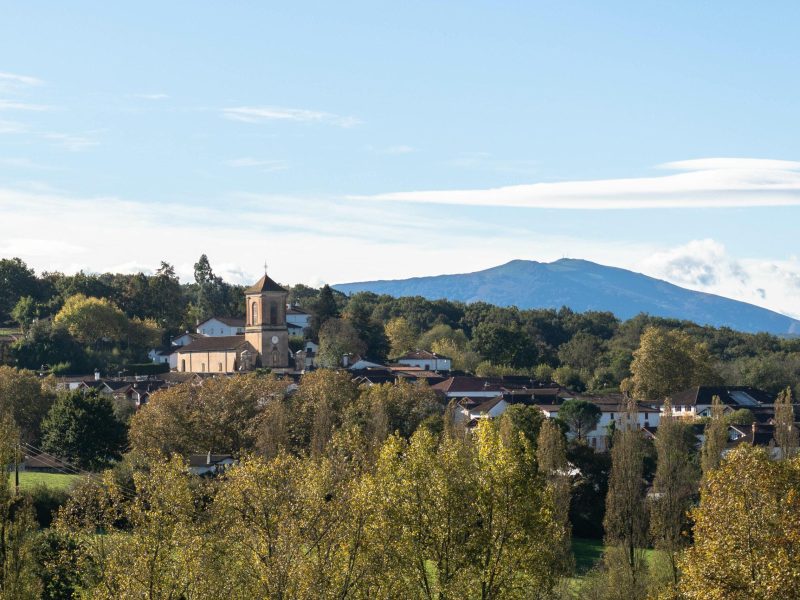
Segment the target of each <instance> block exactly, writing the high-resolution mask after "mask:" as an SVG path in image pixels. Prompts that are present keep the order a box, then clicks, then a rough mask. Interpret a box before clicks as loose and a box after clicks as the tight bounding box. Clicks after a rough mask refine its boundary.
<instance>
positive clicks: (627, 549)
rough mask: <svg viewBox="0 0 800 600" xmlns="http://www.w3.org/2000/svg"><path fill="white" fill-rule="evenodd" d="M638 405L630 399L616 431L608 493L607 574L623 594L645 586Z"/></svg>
mask: <svg viewBox="0 0 800 600" xmlns="http://www.w3.org/2000/svg"><path fill="white" fill-rule="evenodd" d="M637 412H638V411H637V407H636V402H635V401H634V400H629V402H628V407H627V411H626V412H625V414H624V416H623V418H622V419H620V421H619V425H618V426H617V428H616V430H615V432H614V443H613V446H612V448H611V475H610V477H609V482H608V494H607V496H606V514H605V518H604V520H603V526H604V527H605V531H606V537H605V541H606V545H607V547H608V548H607V549H606V553H613V554H612V555H611V556H609V557H608V558H607V563H608V569H607V576H608V578H609V579H610V580H611V581H612V582H614V583H613V585H614V586H616V587H617V588H619V589H620V592H621V593H620V597H625V596H627V597H630V598H640V597H643V596H644V593H645V590H646V587H645V585H646V583H645V571H646V564H645V561H644V548H645V547H646V545H647V510H646V506H645V481H644V456H645V452H644V439H643V438H642V433H641V431H640V430H639V426H638V424H637V417H636V415H637Z"/></svg>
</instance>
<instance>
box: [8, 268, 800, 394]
mask: <svg viewBox="0 0 800 600" xmlns="http://www.w3.org/2000/svg"><path fill="white" fill-rule="evenodd" d="M0 281H2V282H3V285H2V286H0V290H2V293H1V294H0V321H2V322H5V323H6V325H7V326H9V327H14V326H15V325H16V326H18V327H19V328H20V329H21V331H22V332H23V334H22V335H21V336H19V339H18V340H16V341H14V342H13V343H11V344H10V348H9V352H8V358H7V361H8V362H10V363H12V364H15V365H16V366H19V367H24V368H29V369H40V368H41V366H42V365H45V366H47V367H48V371H50V372H54V373H61V374H66V373H87V372H89V371H91V370H93V369H94V368H96V367H97V368H100V369H101V370H106V371H109V372H116V370H117V369H119V368H123V367H124V366H126V365H128V364H130V363H139V362H142V361H146V351H147V349H148V348H151V347H156V346H159V345H164V344H167V343H168V340H169V339H170V337H171V336H173V335H176V334H179V333H182V332H183V331H187V330H193V328H194V327H195V326H196V323H198V322H199V321H202V320H203V319H205V318H207V317H210V316H243V314H244V307H243V293H242V290H243V288H242V286H236V285H231V284H228V283H226V282H225V281H223V280H222V279H221V278H220V277H219V276H217V275H215V274H214V272H213V269H212V267H211V265H210V264H209V262H208V259H207V258H206V257H205V256H203V257H201V258H200V260H199V261H198V263H197V264H196V265H195V281H194V282H193V283H190V284H181V283H180V282H179V281H178V278H177V277H176V275H175V272H174V269H173V268H172V267H171V266H170V265H168V264H166V263H162V265H161V267H160V268H159V269H158V270H157V271H156V272H155V274H154V275H144V274H141V273H140V274H137V275H120V274H108V273H106V274H100V275H88V274H85V273H78V274H76V275H64V274H61V273H42V274H39V275H37V274H35V273H34V272H33V271H32V270H31V269H28V268H27V267H26V266H25V265H24V263H22V262H21V261H19V260H18V259H14V260H2V261H0ZM98 299H99V300H100V301H98ZM289 301H290V302H292V303H296V304H298V305H300V306H301V307H303V308H304V309H305V310H308V311H310V312H311V313H312V314H313V320H312V328H311V332H310V335H311V337H312V338H313V339H315V340H317V341H319V342H320V343H321V349H320V352H321V354H322V357H323V358H324V357H325V355H326V353H327V354H328V355H332V356H333V357H334V358H333V359H332V360H336V358H335V357H336V356H340V355H341V353H347V352H349V353H352V354H356V355H361V356H366V357H368V358H372V359H375V360H384V359H386V358H393V357H395V356H398V355H400V354H402V353H404V352H406V351H408V350H411V349H415V348H421V349H427V350H433V351H435V352H438V353H440V354H443V355H445V356H449V357H451V358H452V359H453V366H454V368H455V369H458V370H462V371H465V372H471V373H476V374H479V375H496V374H513V373H525V374H532V375H534V376H536V377H537V378H539V379H542V380H547V379H549V378H553V379H554V380H555V381H557V382H558V383H560V384H562V385H565V386H569V387H573V388H575V389H577V390H578V391H581V390H597V391H603V390H613V389H616V388H618V386H619V385H620V383H621V382H622V381H623V380H624V379H625V378H626V377H628V376H629V374H630V372H629V366H630V363H631V361H632V359H633V355H632V353H633V351H634V350H635V349H636V348H637V347H638V345H639V339H640V337H641V334H642V332H643V331H644V330H645V328H646V327H647V326H648V325H658V326H661V327H665V328H667V329H675V330H680V331H682V332H685V333H686V334H687V335H688V336H690V337H691V338H692V339H693V340H694V341H696V342H700V343H702V344H705V348H706V350H707V353H708V361H710V366H711V367H712V370H713V371H714V372H715V373H716V375H717V380H718V381H721V382H724V383H727V384H731V385H751V386H754V387H758V388H762V389H765V390H768V391H771V392H777V391H779V390H780V389H782V388H783V387H785V385H786V384H787V382H797V381H800V339H785V338H781V337H777V336H772V335H768V334H747V333H742V332H737V331H734V330H732V329H729V328H714V327H707V326H699V325H696V324H694V323H691V322H688V321H679V320H674V319H664V318H658V317H653V316H649V315H645V314H641V315H638V316H635V317H633V318H631V319H628V320H626V321H622V320H620V319H618V318H617V317H615V316H614V315H613V314H611V313H609V312H596V311H587V312H585V313H578V312H575V311H573V310H570V309H567V308H561V309H536V310H520V309H518V308H515V307H498V306H493V305H490V304H486V303H482V302H474V303H470V304H465V303H462V302H450V301H446V300H433V301H432V300H427V299H425V298H422V297H418V296H417V297H403V298H395V297H392V296H388V295H381V296H379V295H377V294H374V293H370V292H360V293H355V294H353V295H352V296H350V297H347V296H345V295H344V294H342V293H339V292H336V291H335V290H332V289H331V288H329V287H327V286H326V287H324V288H322V289H314V288H310V287H307V286H304V285H296V286H294V287H291V288H290V295H289ZM298 341H299V340H295V341H294V342H293V343H294V344H295V347H297V343H298Z"/></svg>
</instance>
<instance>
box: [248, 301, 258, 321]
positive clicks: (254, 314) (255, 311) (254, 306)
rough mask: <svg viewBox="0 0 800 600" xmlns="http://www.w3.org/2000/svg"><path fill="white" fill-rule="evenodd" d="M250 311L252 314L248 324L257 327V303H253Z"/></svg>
mask: <svg viewBox="0 0 800 600" xmlns="http://www.w3.org/2000/svg"><path fill="white" fill-rule="evenodd" d="M251 311H252V314H251V315H250V323H251V324H252V325H258V303H256V302H253V308H252V309H251Z"/></svg>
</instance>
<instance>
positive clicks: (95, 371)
mask: <svg viewBox="0 0 800 600" xmlns="http://www.w3.org/2000/svg"><path fill="white" fill-rule="evenodd" d="M94 380H95V381H100V370H99V369H95V370H94Z"/></svg>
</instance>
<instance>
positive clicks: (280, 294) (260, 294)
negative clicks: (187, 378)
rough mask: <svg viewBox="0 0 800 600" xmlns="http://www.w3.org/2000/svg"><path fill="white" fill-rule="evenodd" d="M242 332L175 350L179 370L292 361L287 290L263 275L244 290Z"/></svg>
mask: <svg viewBox="0 0 800 600" xmlns="http://www.w3.org/2000/svg"><path fill="white" fill-rule="evenodd" d="M244 294H245V306H246V311H247V314H246V316H245V328H244V334H243V335H230V336H220V337H203V338H199V339H196V340H195V341H193V342H192V343H190V344H187V345H186V346H183V347H181V348H180V349H179V350H177V369H178V371H183V372H189V373H238V372H245V371H251V370H253V369H256V368H269V369H273V370H282V369H288V368H289V367H290V365H291V360H290V352H289V329H288V326H287V323H286V299H287V297H288V295H289V292H288V291H287V290H285V289H284V288H282V287H281V286H279V285H278V284H277V283H275V282H274V281H273V280H272V279H270V277H269V276H268V275H267V274H266V273H265V274H264V276H263V277H262V278H261V279H259V280H258V282H256V284H255V285H252V286H250V287H249V288H247V289H246V290H245V292H244Z"/></svg>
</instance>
